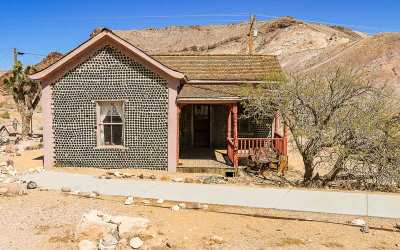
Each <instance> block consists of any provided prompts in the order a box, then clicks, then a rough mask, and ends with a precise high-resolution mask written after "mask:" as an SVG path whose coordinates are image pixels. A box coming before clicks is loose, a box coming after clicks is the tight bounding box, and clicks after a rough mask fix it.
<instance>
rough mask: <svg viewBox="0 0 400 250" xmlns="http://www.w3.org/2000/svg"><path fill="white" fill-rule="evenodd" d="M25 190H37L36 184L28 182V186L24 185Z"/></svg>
mask: <svg viewBox="0 0 400 250" xmlns="http://www.w3.org/2000/svg"><path fill="white" fill-rule="evenodd" d="M26 188H27V189H35V188H37V184H36V182H34V181H30V182H28V184H27V185H26Z"/></svg>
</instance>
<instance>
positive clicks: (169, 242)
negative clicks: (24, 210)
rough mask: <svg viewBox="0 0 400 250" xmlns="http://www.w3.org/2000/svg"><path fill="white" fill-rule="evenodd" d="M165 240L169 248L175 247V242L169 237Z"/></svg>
mask: <svg viewBox="0 0 400 250" xmlns="http://www.w3.org/2000/svg"><path fill="white" fill-rule="evenodd" d="M163 242H164V243H165V245H166V246H167V247H169V248H173V247H175V244H174V243H173V242H172V241H170V240H168V239H165V240H163Z"/></svg>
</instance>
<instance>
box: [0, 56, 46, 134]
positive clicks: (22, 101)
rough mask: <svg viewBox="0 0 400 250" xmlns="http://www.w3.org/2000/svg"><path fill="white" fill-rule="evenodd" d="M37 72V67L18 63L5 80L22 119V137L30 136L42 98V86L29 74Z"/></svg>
mask: <svg viewBox="0 0 400 250" xmlns="http://www.w3.org/2000/svg"><path fill="white" fill-rule="evenodd" d="M36 71H37V68H36V67H35V66H30V65H28V66H26V68H25V69H24V68H23V67H22V63H21V62H20V61H18V62H17V63H16V64H15V65H14V67H13V69H12V71H11V73H10V75H9V76H8V77H6V78H4V79H3V82H4V85H5V87H6V88H8V89H10V90H11V92H12V94H13V98H14V101H15V104H16V105H17V109H18V111H19V113H20V115H21V119H22V137H27V136H28V134H29V127H30V122H31V120H32V116H33V112H34V111H35V109H36V107H37V105H38V103H39V101H40V97H41V90H42V89H41V86H40V82H39V81H37V80H32V79H30V78H29V74H31V73H34V72H36Z"/></svg>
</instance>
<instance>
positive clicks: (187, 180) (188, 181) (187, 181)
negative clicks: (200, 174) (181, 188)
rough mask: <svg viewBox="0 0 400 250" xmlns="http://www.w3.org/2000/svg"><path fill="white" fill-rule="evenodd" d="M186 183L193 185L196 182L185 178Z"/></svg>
mask: <svg viewBox="0 0 400 250" xmlns="http://www.w3.org/2000/svg"><path fill="white" fill-rule="evenodd" d="M184 182H185V183H193V182H194V180H193V179H192V178H185V180H184Z"/></svg>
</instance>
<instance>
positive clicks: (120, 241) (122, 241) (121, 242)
mask: <svg viewBox="0 0 400 250" xmlns="http://www.w3.org/2000/svg"><path fill="white" fill-rule="evenodd" d="M118 244H119V245H123V246H126V244H128V241H127V240H126V239H120V240H119V241H118Z"/></svg>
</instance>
